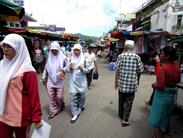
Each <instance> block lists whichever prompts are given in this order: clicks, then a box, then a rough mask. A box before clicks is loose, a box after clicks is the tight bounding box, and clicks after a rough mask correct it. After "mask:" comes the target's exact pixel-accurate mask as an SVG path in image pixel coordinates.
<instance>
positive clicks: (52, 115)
mask: <svg viewBox="0 0 183 138" xmlns="http://www.w3.org/2000/svg"><path fill="white" fill-rule="evenodd" d="M59 112H60V111H58V112H56V113H52V114H50V115H49V116H48V119H52V118H54V117H55V116H56V115H57V114H58V113H59Z"/></svg>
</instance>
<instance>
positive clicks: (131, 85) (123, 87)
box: [116, 52, 143, 93]
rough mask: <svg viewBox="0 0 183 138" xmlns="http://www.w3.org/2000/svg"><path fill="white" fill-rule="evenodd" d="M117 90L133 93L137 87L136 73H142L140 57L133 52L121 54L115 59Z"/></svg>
mask: <svg viewBox="0 0 183 138" xmlns="http://www.w3.org/2000/svg"><path fill="white" fill-rule="evenodd" d="M116 64H117V70H118V72H119V76H118V88H119V91H120V92H123V93H133V92H136V91H137V87H138V76H137V75H138V73H141V72H142V71H143V64H142V61H141V59H140V57H139V56H138V55H137V54H135V53H133V52H123V53H122V54H120V55H119V56H118V58H117V63H116Z"/></svg>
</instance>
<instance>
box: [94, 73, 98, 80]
mask: <svg viewBox="0 0 183 138" xmlns="http://www.w3.org/2000/svg"><path fill="white" fill-rule="evenodd" d="M98 78H99V74H98V72H97V71H94V73H93V79H94V80H98Z"/></svg>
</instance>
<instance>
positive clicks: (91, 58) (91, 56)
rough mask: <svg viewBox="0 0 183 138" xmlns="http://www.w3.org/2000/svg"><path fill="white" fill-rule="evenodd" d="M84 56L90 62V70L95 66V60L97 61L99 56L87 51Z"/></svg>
mask: <svg viewBox="0 0 183 138" xmlns="http://www.w3.org/2000/svg"><path fill="white" fill-rule="evenodd" d="M84 56H85V59H86V60H87V62H88V65H89V69H90V70H91V69H93V68H94V67H95V64H94V61H97V57H96V56H95V54H94V53H93V52H91V53H88V52H86V53H85V54H84Z"/></svg>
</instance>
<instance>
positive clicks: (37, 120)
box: [0, 34, 180, 138]
mask: <svg viewBox="0 0 183 138" xmlns="http://www.w3.org/2000/svg"><path fill="white" fill-rule="evenodd" d="M0 44H1V48H2V50H3V53H4V56H3V60H1V62H0V72H1V75H0V130H1V131H0V137H2V138H11V137H13V136H14V135H15V136H16V138H21V137H25V138H27V137H28V135H29V130H30V128H31V124H32V123H34V126H35V128H36V129H38V128H40V127H41V126H42V123H41V118H42V112H41V104H40V98H39V90H38V82H37V74H36V71H35V69H34V67H33V66H32V63H31V58H30V56H29V52H28V50H27V46H26V43H25V40H24V38H23V37H21V36H20V35H18V34H9V35H7V36H6V37H5V38H4V39H3V41H2V42H1V43H0ZM133 49H134V41H132V40H126V41H125V45H124V50H123V52H122V53H121V54H120V55H119V56H118V58H117V61H116V72H115V82H114V83H115V89H116V90H118V95H119V99H118V113H119V118H120V120H121V125H122V127H127V126H129V125H130V122H129V117H130V112H131V109H132V105H133V101H134V98H135V92H137V88H138V86H139V84H140V76H141V73H142V71H143V68H144V67H143V64H142V61H141V58H140V56H138V55H137V54H135V53H134V52H133ZM36 50H37V51H36ZM87 50H88V51H87V52H85V53H83V49H82V46H81V45H80V44H78V43H77V44H75V45H74V46H73V47H72V50H71V53H70V54H69V55H70V56H69V57H67V56H66V55H65V54H64V52H63V49H61V46H60V45H59V43H58V42H56V41H54V42H52V43H51V44H50V46H49V49H48V50H46V51H47V52H48V53H47V57H46V64H45V67H44V70H43V75H42V82H43V84H44V85H45V88H46V91H47V95H48V101H49V116H48V119H52V118H54V117H55V116H56V115H57V114H58V113H59V112H60V111H63V110H64V108H65V102H64V81H65V74H66V73H70V79H69V94H70V109H71V114H72V118H71V123H75V121H76V120H77V119H78V117H79V116H80V114H81V112H82V111H84V110H85V106H86V92H87V90H91V82H92V76H93V70H95V71H97V72H98V65H97V58H96V55H95V54H94V53H93V52H92V47H90V46H89V47H88V49H87ZM35 52H36V54H38V55H39V54H40V50H39V49H35ZM176 58H177V56H176V50H175V48H173V47H168V46H167V47H164V48H163V49H162V50H161V53H160V59H158V63H159V65H158V70H157V71H156V77H157V82H156V83H153V84H152V87H153V89H154V95H153V100H152V108H151V112H150V115H149V123H150V125H151V126H152V127H153V130H154V131H153V135H152V138H164V135H165V133H166V132H167V131H168V129H169V125H170V118H171V113H172V108H173V104H174V98H175V95H176V91H177V89H176V84H177V83H178V82H180V67H179V65H178V64H176V63H175V61H176ZM38 59H39V58H38ZM39 60H40V59H39ZM33 61H34V60H33ZM160 63H161V64H160ZM30 84H31V85H30Z"/></svg>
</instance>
